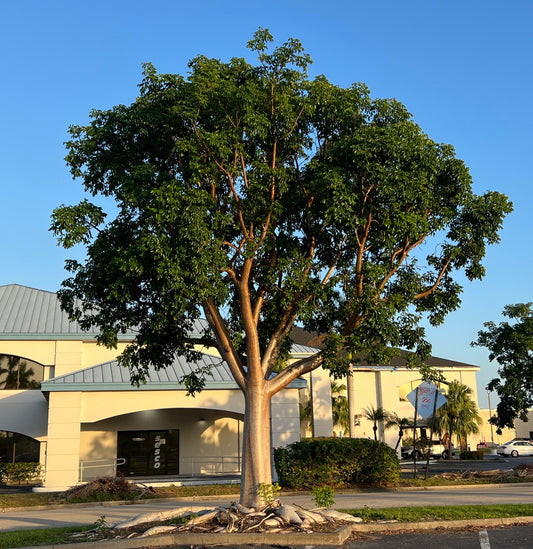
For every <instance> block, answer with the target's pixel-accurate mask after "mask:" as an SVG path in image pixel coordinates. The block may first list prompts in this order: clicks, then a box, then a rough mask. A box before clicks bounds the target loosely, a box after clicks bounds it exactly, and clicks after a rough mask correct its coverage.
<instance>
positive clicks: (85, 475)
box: [79, 458, 126, 482]
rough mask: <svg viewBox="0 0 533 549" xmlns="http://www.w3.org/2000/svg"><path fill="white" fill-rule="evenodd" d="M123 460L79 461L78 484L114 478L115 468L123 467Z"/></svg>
mask: <svg viewBox="0 0 533 549" xmlns="http://www.w3.org/2000/svg"><path fill="white" fill-rule="evenodd" d="M125 463H126V460H125V459H124V458H117V459H89V460H85V461H80V474H79V479H80V482H86V481H88V480H92V479H95V478H98V477H114V476H116V474H117V466H119V465H124V464H125Z"/></svg>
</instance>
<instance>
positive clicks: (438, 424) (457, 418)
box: [428, 381, 482, 458]
mask: <svg viewBox="0 0 533 549" xmlns="http://www.w3.org/2000/svg"><path fill="white" fill-rule="evenodd" d="M471 394H472V389H470V387H468V386H466V385H463V384H462V383H459V382H458V381H452V382H451V383H450V384H449V385H448V392H447V395H446V398H447V402H446V404H444V406H441V407H440V408H439V409H438V410H437V412H436V413H435V416H434V417H433V418H430V419H429V420H428V425H429V426H430V427H432V428H433V430H435V431H436V432H437V433H439V435H440V436H441V437H442V439H443V441H444V443H445V445H446V451H447V454H448V458H451V446H452V436H453V435H455V436H456V437H457V439H458V440H459V442H460V444H461V449H462V450H465V449H466V438H467V436H468V435H470V434H475V433H479V425H480V423H481V421H482V420H481V416H480V415H479V413H478V411H477V406H476V403H475V402H474V401H473V400H472V399H471V398H470V395H471Z"/></svg>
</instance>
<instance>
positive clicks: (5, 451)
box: [0, 431, 40, 463]
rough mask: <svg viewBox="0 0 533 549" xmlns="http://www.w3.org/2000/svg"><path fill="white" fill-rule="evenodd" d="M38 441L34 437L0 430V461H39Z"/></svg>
mask: <svg viewBox="0 0 533 549" xmlns="http://www.w3.org/2000/svg"><path fill="white" fill-rule="evenodd" d="M39 448H40V443H39V441H37V440H35V439H34V438H31V437H27V436H26V435H21V434H20V433H12V432H10V431H0V463H19V462H23V463H28V462H34V463H38V462H39Z"/></svg>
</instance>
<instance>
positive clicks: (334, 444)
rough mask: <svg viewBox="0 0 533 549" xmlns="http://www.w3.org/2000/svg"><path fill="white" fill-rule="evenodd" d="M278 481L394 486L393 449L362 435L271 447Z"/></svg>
mask: <svg viewBox="0 0 533 549" xmlns="http://www.w3.org/2000/svg"><path fill="white" fill-rule="evenodd" d="M274 463H275V466H276V471H277V473H278V482H279V484H280V485H281V486H283V487H285V488H296V489H312V488H313V487H314V486H331V487H334V488H347V487H350V486H356V485H367V486H394V485H396V484H397V483H398V480H399V479H400V464H399V462H398V456H397V455H396V452H395V451H394V450H393V449H392V448H391V447H390V446H387V445H386V444H384V443H383V442H376V441H374V440H370V439H366V438H312V439H303V440H301V441H300V442H294V443H292V444H290V445H289V446H287V447H284V448H275V449H274Z"/></svg>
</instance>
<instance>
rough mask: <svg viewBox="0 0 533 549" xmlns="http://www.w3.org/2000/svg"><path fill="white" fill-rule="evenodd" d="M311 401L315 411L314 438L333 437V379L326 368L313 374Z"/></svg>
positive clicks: (314, 371) (318, 369) (319, 369)
mask: <svg viewBox="0 0 533 549" xmlns="http://www.w3.org/2000/svg"><path fill="white" fill-rule="evenodd" d="M311 399H312V403H313V406H312V409H313V436H314V437H331V436H333V415H332V410H331V379H330V377H329V372H328V371H327V370H325V369H324V368H317V369H316V370H313V371H312V372H311Z"/></svg>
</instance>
